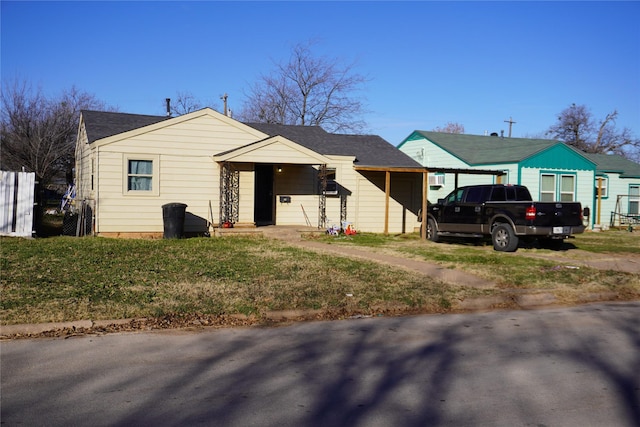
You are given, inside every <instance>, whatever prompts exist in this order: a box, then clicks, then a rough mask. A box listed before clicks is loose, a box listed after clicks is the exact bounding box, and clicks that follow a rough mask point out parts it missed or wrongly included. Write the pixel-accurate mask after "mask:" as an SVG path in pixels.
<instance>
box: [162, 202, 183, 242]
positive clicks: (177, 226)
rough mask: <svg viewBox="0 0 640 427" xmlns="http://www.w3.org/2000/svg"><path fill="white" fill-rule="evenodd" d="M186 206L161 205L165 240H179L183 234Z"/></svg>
mask: <svg viewBox="0 0 640 427" xmlns="http://www.w3.org/2000/svg"><path fill="white" fill-rule="evenodd" d="M186 209H187V205H185V204H184V203H167V204H166V205H162V221H163V223H164V235H163V237H164V238H165V239H180V238H181V237H182V236H183V234H184V215H185V210H186Z"/></svg>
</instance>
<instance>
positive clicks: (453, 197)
mask: <svg viewBox="0 0 640 427" xmlns="http://www.w3.org/2000/svg"><path fill="white" fill-rule="evenodd" d="M463 194H464V189H463V188H459V189H457V190H454V191H453V192H452V193H451V194H449V196H448V197H447V204H451V203H456V202H459V201H461V200H462V195H463Z"/></svg>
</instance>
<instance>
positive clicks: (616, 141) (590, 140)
mask: <svg viewBox="0 0 640 427" xmlns="http://www.w3.org/2000/svg"><path fill="white" fill-rule="evenodd" d="M617 118H618V112H617V111H616V110H614V111H613V112H612V113H609V114H607V115H606V116H605V118H604V119H603V120H602V121H600V122H597V121H596V120H595V119H594V118H593V115H592V114H591V111H589V109H588V108H587V107H586V106H584V105H576V104H571V106H569V107H568V108H565V109H564V110H562V111H561V112H560V114H559V116H558V122H557V123H556V124H554V125H553V126H551V127H550V128H549V130H548V131H547V132H546V134H547V135H549V136H551V137H553V138H557V139H560V140H561V141H564V142H565V143H567V144H569V145H571V146H573V147H576V148H578V149H580V150H582V151H585V152H587V153H603V154H620V155H623V156H625V157H629V158H638V155H639V154H640V139H638V138H636V137H634V136H633V135H632V133H631V130H630V129H628V128H623V129H622V130H618V129H616V119H617Z"/></svg>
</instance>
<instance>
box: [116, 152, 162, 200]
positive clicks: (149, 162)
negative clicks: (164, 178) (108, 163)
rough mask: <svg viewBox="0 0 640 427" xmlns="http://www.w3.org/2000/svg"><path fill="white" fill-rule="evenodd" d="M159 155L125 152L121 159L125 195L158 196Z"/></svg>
mask: <svg viewBox="0 0 640 427" xmlns="http://www.w3.org/2000/svg"><path fill="white" fill-rule="evenodd" d="M159 162H160V158H159V156H148V155H138V154H125V155H124V159H123V166H124V167H123V169H124V185H123V191H124V193H125V194H126V195H149V196H158V195H159V194H160V191H159V187H160V185H159V182H158V181H159V178H158V164H159Z"/></svg>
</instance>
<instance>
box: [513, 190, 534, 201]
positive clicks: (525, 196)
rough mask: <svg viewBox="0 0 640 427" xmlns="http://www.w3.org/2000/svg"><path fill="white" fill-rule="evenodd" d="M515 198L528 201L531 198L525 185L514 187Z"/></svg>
mask: <svg viewBox="0 0 640 427" xmlns="http://www.w3.org/2000/svg"><path fill="white" fill-rule="evenodd" d="M516 200H518V201H519V202H530V201H531V200H533V199H532V198H531V193H529V190H528V189H527V187H516Z"/></svg>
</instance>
